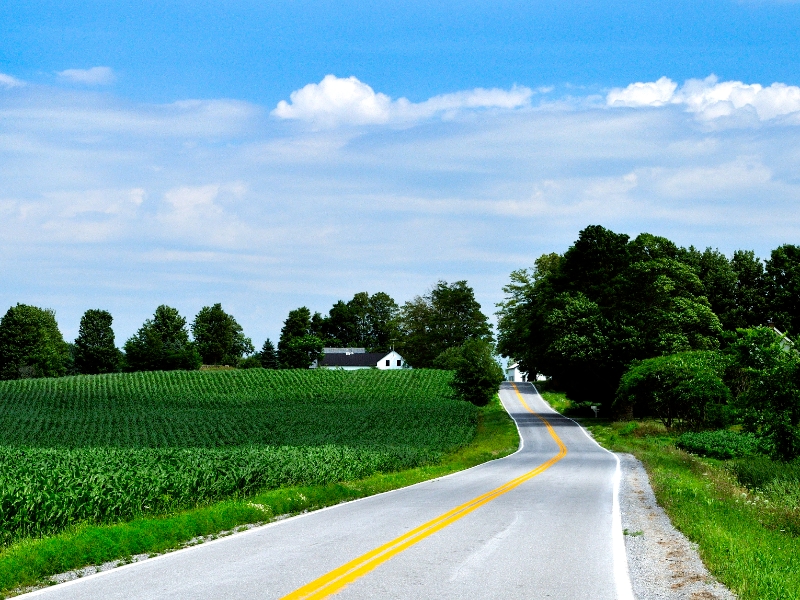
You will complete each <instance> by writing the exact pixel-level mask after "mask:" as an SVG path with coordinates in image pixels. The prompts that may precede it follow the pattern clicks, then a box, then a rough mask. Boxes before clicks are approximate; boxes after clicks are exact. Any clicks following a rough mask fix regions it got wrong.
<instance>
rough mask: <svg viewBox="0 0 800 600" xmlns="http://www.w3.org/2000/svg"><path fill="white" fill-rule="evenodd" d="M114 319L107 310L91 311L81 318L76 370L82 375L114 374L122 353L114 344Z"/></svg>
mask: <svg viewBox="0 0 800 600" xmlns="http://www.w3.org/2000/svg"><path fill="white" fill-rule="evenodd" d="M112 321H113V318H112V317H111V313H110V312H108V311H106V310H100V309H89V310H87V311H86V312H85V313H84V314H83V316H82V317H81V324H80V329H79V330H78V337H77V338H76V339H75V370H76V371H77V372H78V373H82V374H96V373H113V372H114V371H117V370H118V369H119V363H120V351H119V350H118V349H117V346H116V345H115V344H114V330H113V329H111V323H112Z"/></svg>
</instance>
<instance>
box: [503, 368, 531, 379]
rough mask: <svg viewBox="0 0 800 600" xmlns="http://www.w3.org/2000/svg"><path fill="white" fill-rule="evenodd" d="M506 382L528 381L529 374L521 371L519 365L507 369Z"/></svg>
mask: <svg viewBox="0 0 800 600" xmlns="http://www.w3.org/2000/svg"><path fill="white" fill-rule="evenodd" d="M506 381H517V382H520V381H528V374H527V373H523V372H522V371H520V370H519V363H514V364H513V365H508V366H507V367H506Z"/></svg>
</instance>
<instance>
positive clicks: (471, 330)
mask: <svg viewBox="0 0 800 600" xmlns="http://www.w3.org/2000/svg"><path fill="white" fill-rule="evenodd" d="M399 325H400V332H401V335H402V343H401V345H400V346H401V350H402V353H403V355H404V356H405V358H406V361H407V362H408V363H409V364H411V365H412V366H414V367H416V368H420V367H430V366H431V365H432V364H433V360H434V359H435V358H436V357H437V356H438V355H439V354H441V353H442V352H443V351H444V350H446V349H447V348H451V347H454V346H460V345H462V344H463V343H464V342H466V341H467V340H470V339H483V340H486V341H487V342H491V341H492V330H491V326H490V325H489V320H488V319H487V317H486V315H484V314H483V313H482V312H481V305H480V304H479V303H478V301H477V300H475V293H474V291H473V290H472V288H471V287H470V286H469V285H467V282H466V281H456V282H455V283H452V284H448V283H447V282H446V281H439V282H437V284H436V285H435V286H434V287H433V289H432V290H431V291H430V292H429V293H428V294H426V295H424V296H422V297H420V296H417V297H416V298H414V299H413V300H411V301H409V302H406V303H405V304H404V305H403V308H402V309H401V311H400V318H399Z"/></svg>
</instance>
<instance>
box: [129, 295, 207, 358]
mask: <svg viewBox="0 0 800 600" xmlns="http://www.w3.org/2000/svg"><path fill="white" fill-rule="evenodd" d="M201 362H202V360H201V358H200V354H199V353H198V352H197V348H196V347H195V346H194V344H192V342H190V341H189V331H188V330H187V328H186V319H184V318H183V317H182V316H181V315H180V314H179V313H178V311H177V309H175V308H171V307H169V306H166V305H164V304H162V305H161V306H159V307H158V308H156V311H155V313H154V314H153V318H152V319H147V320H146V321H145V322H144V325H142V327H141V328H140V329H139V331H137V332H136V334H135V335H134V336H133V337H131V338H130V339H129V340H128V341H127V342H125V363H126V366H127V369H128V370H130V371H174V370H176V369H184V370H191V369H197V368H199V367H200V364H201Z"/></svg>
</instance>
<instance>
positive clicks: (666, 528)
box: [617, 453, 736, 600]
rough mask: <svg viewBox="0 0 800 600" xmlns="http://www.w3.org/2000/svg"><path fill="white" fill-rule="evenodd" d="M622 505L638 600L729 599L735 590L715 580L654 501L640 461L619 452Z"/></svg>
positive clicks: (689, 543)
mask: <svg viewBox="0 0 800 600" xmlns="http://www.w3.org/2000/svg"><path fill="white" fill-rule="evenodd" d="M617 456H619V459H620V466H621V468H622V479H621V482H620V510H621V513H622V527H623V529H624V530H625V531H626V533H627V534H626V535H625V549H626V553H627V555H628V570H629V572H630V578H631V584H632V586H633V593H634V596H635V597H636V598H637V600H656V599H658V600H664V599H666V600H684V599H688V600H714V599H718V600H729V599H735V598H736V596H735V595H734V594H733V593H732V592H731V591H730V590H728V589H727V588H726V587H725V586H723V585H722V584H721V583H719V582H718V581H716V580H715V579H714V577H713V576H712V575H711V574H710V573H709V572H708V570H707V569H706V568H705V566H704V565H703V562H702V561H701V560H700V556H699V554H698V553H697V547H696V545H695V544H693V543H692V542H690V541H689V540H688V539H687V538H686V537H685V536H684V535H683V534H682V533H681V532H679V531H678V530H677V529H675V528H674V527H673V526H672V523H671V522H670V520H669V517H668V516H667V514H666V513H665V512H664V510H663V509H662V508H661V507H660V506H659V505H658V503H657V502H656V498H655V495H654V494H653V490H652V488H651V487H650V481H649V478H648V476H647V472H646V471H645V469H644V467H643V466H642V463H641V462H639V461H638V460H637V459H636V458H635V457H634V456H633V455H632V454H625V453H619V454H618V455H617Z"/></svg>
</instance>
